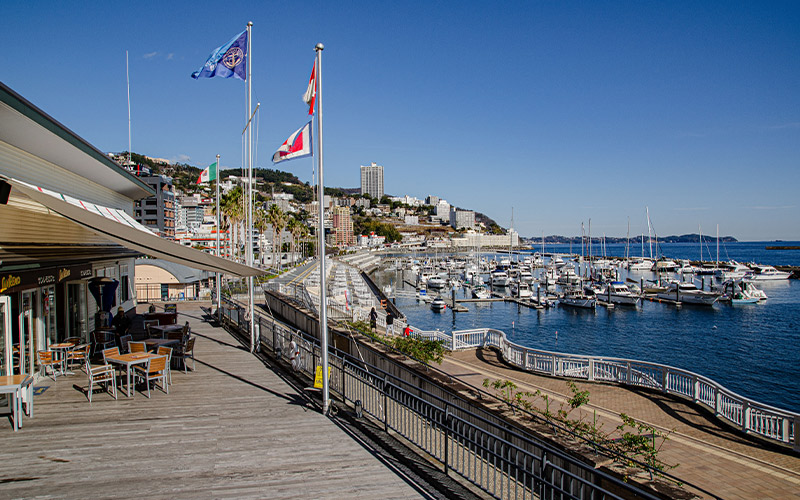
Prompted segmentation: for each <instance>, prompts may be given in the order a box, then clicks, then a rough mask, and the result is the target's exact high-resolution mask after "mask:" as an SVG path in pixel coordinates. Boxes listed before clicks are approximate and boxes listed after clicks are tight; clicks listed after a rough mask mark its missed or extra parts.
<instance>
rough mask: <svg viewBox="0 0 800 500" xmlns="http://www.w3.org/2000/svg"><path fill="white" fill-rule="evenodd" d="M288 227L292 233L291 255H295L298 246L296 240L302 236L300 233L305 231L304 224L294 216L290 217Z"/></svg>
mask: <svg viewBox="0 0 800 500" xmlns="http://www.w3.org/2000/svg"><path fill="white" fill-rule="evenodd" d="M286 227H287V229H289V232H290V233H291V234H292V247H291V251H292V253H291V255H292V256H294V254H295V247H296V243H295V242H296V241H297V240H298V239H299V238H300V235H301V234H302V232H303V224H301V223H300V221H299V220H297V219H296V218H294V217H292V218H291V219H289V223H288V224H287V226H286Z"/></svg>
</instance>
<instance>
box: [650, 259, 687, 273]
mask: <svg viewBox="0 0 800 500" xmlns="http://www.w3.org/2000/svg"><path fill="white" fill-rule="evenodd" d="M679 267H680V266H678V264H677V263H676V262H675V261H674V260H669V259H665V258H661V259H658V260H657V261H655V262H654V263H653V265H652V266H651V267H650V270H651V271H653V272H656V273H674V272H676V271H677V270H678V268H679Z"/></svg>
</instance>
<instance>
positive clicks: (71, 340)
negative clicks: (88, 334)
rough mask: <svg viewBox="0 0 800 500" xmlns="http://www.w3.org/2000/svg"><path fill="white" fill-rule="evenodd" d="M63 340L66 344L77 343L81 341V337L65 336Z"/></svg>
mask: <svg viewBox="0 0 800 500" xmlns="http://www.w3.org/2000/svg"><path fill="white" fill-rule="evenodd" d="M64 342H66V343H68V344H73V345H78V344H80V343H81V338H80V337H67V338H65V339H64Z"/></svg>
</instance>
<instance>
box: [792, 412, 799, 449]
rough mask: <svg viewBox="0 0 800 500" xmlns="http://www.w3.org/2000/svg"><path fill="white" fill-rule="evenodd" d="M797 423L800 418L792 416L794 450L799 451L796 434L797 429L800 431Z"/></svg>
mask: <svg viewBox="0 0 800 500" xmlns="http://www.w3.org/2000/svg"><path fill="white" fill-rule="evenodd" d="M798 424H800V418H798V417H794V418H792V438H793V441H794V451H800V437H798V436H797V434H798V431H800V428H798V426H797V425H798Z"/></svg>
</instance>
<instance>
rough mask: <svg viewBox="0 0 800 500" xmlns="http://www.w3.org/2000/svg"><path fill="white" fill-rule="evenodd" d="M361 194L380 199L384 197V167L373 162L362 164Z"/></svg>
mask: <svg viewBox="0 0 800 500" xmlns="http://www.w3.org/2000/svg"><path fill="white" fill-rule="evenodd" d="M361 194H368V195H370V196H371V197H373V198H377V199H378V200H380V199H381V198H382V197H383V167H382V166H381V165H376V164H375V162H372V164H370V165H366V166H365V165H361Z"/></svg>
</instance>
